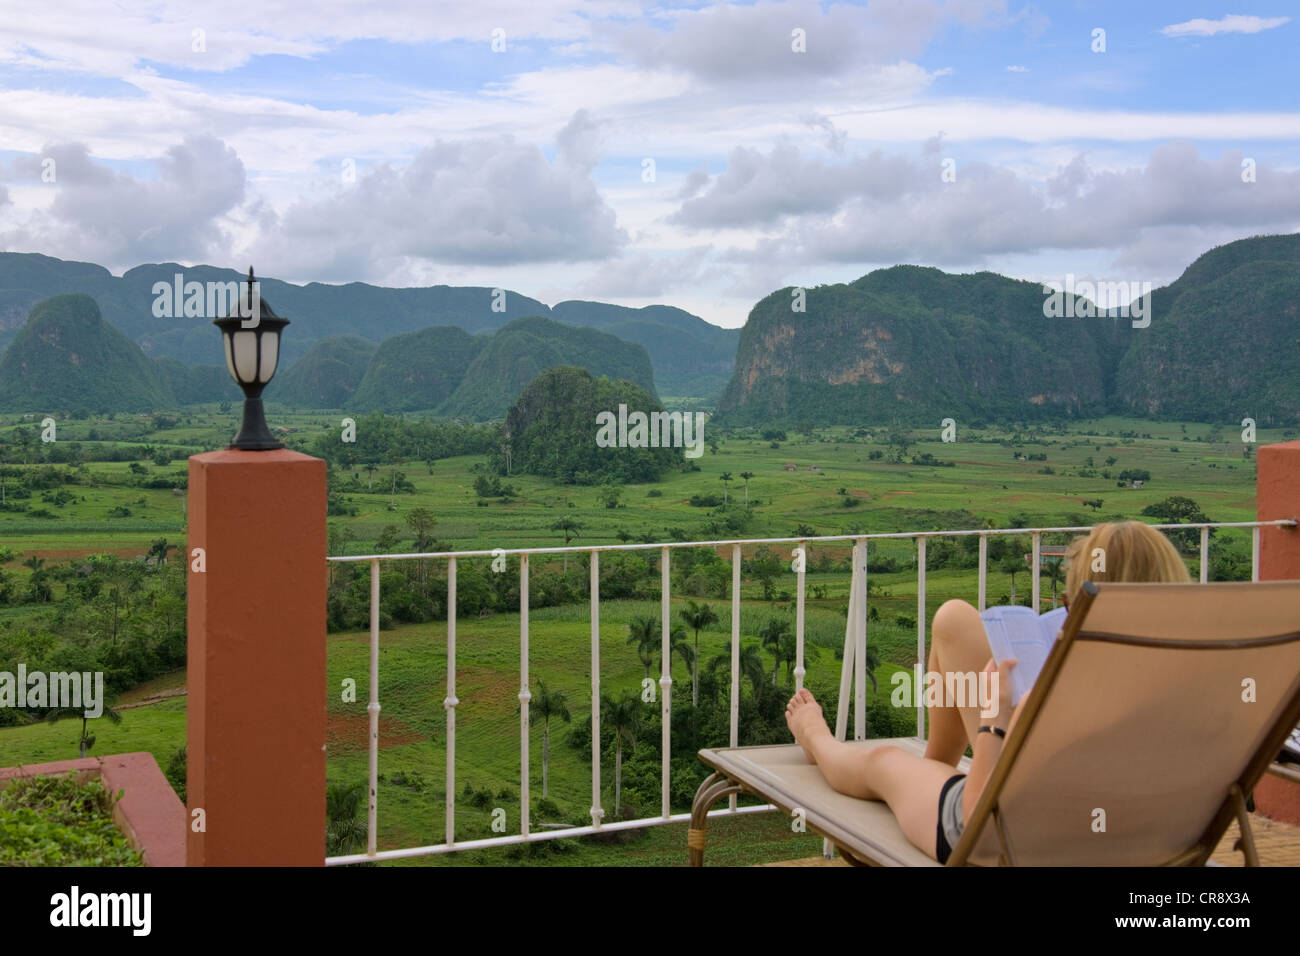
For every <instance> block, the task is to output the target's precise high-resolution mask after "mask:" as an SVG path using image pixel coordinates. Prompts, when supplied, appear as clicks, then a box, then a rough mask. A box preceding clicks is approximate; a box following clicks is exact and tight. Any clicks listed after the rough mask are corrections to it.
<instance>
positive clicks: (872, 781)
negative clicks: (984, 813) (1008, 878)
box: [786, 688, 953, 856]
mask: <svg viewBox="0 0 1300 956" xmlns="http://www.w3.org/2000/svg"><path fill="white" fill-rule="evenodd" d="M786 723H787V724H788V725H789V727H790V731H791V733H793V734H794V737H795V740H797V741H798V742H799V745H800V746H801V747H803V749H804V753H806V754H807V755H808V757H809V759H811V760H812V761H813V762H814V763H816V764H817V766H818V768H820V770H821V772H822V774H823V775H824V776H825V777H826V780H827V782H828V783H830V785H831V786H832V787H834V788H835V789H836V790H837V791H839V792H840V793H843V794H847V795H848V796H851V797H859V798H861V799H863V800H883V801H885V803H887V804H888V805H889V809H890V810H892V811H893V812H894V816H895V817H896V818H897V819H898V822H899V825H900V826H901V827H902V828H903V833H904V835H905V836H906V837H907V838H908V839H909V840H910V841H912V843H913V844H915V845H916V847H917V848H918V849H921V850H923V851H924V852H926V853H928V854H930V856H935V836H936V834H937V832H938V823H939V792H940V791H941V790H942V789H943V785H944V782H945V781H947V780H948V778H950V777H951V776H952V773H953V771H952V767H951V766H950V765H949V764H945V763H941V762H939V761H937V760H930V759H928V758H926V757H918V756H916V755H915V754H910V753H908V752H907V751H905V750H902V749H900V748H898V747H891V746H881V747H872V748H870V749H868V748H864V747H860V746H852V745H850V744H846V743H844V742H843V741H841V740H836V739H835V736H834V735H833V734H832V733H831V730H830V727H828V726H827V724H826V720H825V718H824V717H822V709H821V706H820V705H819V704H818V703H817V701H816V700H814V699H813V696H812V694H811V693H809V691H808V690H807V689H806V688H805V689H803V690H801V691H799V693H798V694H796V695H795V696H794V697H793V698H791V700H790V703H789V705H788V706H787V707H786Z"/></svg>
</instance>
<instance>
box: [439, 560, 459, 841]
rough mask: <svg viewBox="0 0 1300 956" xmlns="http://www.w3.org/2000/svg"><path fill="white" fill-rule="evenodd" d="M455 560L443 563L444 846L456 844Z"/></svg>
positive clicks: (457, 701) (457, 702)
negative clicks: (445, 691) (444, 672)
mask: <svg viewBox="0 0 1300 956" xmlns="http://www.w3.org/2000/svg"><path fill="white" fill-rule="evenodd" d="M459 703H460V701H459V700H457V699H456V559H455V558H448V559H447V697H446V699H444V700H443V702H442V706H443V707H444V708H445V709H446V711H447V820H446V828H447V845H448V846H451V845H452V844H454V843H455V842H456V705H457V704H459Z"/></svg>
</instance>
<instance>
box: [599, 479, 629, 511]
mask: <svg viewBox="0 0 1300 956" xmlns="http://www.w3.org/2000/svg"><path fill="white" fill-rule="evenodd" d="M622 496H623V489H621V488H619V487H618V486H617V485H602V486H601V489H600V492H599V493H598V494H597V496H596V497H597V498H599V499H600V501H601V503H602V504H603V505H604V506H605V507H606V508H617V507H618V500H619V498H621V497H622Z"/></svg>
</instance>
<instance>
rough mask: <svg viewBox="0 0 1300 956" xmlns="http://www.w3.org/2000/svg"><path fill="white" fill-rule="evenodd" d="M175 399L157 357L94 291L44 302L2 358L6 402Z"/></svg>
mask: <svg viewBox="0 0 1300 956" xmlns="http://www.w3.org/2000/svg"><path fill="white" fill-rule="evenodd" d="M173 402H174V399H173V397H172V395H171V392H170V389H169V388H168V386H167V385H166V384H164V383H163V381H162V379H161V377H160V376H159V374H158V371H157V370H156V369H155V367H154V365H153V363H151V362H150V361H149V359H148V358H147V357H146V356H145V354H144V353H143V352H142V351H140V347H139V346H138V345H136V344H135V343H134V342H132V341H131V340H130V339H128V338H127V337H126V336H125V335H123V334H122V333H121V332H119V331H118V330H117V329H115V328H113V327H112V326H111V325H109V324H108V323H107V322H105V321H104V320H103V317H102V316H101V315H100V312H99V307H98V306H97V305H95V300H94V299H92V298H90V296H87V295H77V294H72V295H58V296H55V297H53V298H51V299H47V300H45V301H44V302H41V303H39V304H38V305H37V306H36V307H35V308H34V309H33V310H32V312H31V315H30V316H29V318H28V319H27V322H26V324H25V325H23V327H22V328H21V329H19V330H18V334H17V336H16V337H15V338H14V340H13V341H12V342H11V343H10V345H9V347H8V348H7V349H6V350H5V353H4V355H3V357H0V408H6V409H10V410H13V411H24V412H53V411H61V410H64V409H86V410H87V411H129V412H136V411H148V410H151V409H155V408H162V407H166V406H168V405H171V404H173Z"/></svg>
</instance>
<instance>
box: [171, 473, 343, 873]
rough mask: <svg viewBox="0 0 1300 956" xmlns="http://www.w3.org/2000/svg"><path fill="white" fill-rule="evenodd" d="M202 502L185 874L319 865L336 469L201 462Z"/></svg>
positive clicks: (192, 622)
mask: <svg viewBox="0 0 1300 956" xmlns="http://www.w3.org/2000/svg"><path fill="white" fill-rule="evenodd" d="M189 496H190V513H189V539H188V541H187V547H188V548H189V554H188V555H187V560H188V561H189V595H188V605H189V607H188V624H189V674H188V707H187V709H188V714H187V724H188V728H187V738H188V752H187V764H188V774H187V785H188V795H189V806H188V808H187V811H188V816H189V822H188V827H189V832H188V836H187V845H186V863H187V864H188V865H189V866H246V865H254V866H271V865H281V866H285V865H294V866H319V865H321V864H322V862H323V861H324V859H325V600H326V566H325V505H326V501H325V498H326V490H325V462H323V461H321V460H320V459H317V458H311V457H308V456H307V455H302V454H299V453H298V452H294V451H289V450H287V449H281V450H277V451H233V450H227V451H217V452H209V453H207V454H203V455H195V456H193V457H192V458H190V473H189ZM196 549H202V553H201V556H200V555H199V554H197V553H196ZM200 557H201V561H202V563H201V564H200ZM200 567H202V570H199V568H200ZM199 809H201V810H202V811H203V814H202V822H203V825H204V830H203V831H201V832H196V830H195V825H196V820H197V817H196V813H195V811H196V810H199Z"/></svg>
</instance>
